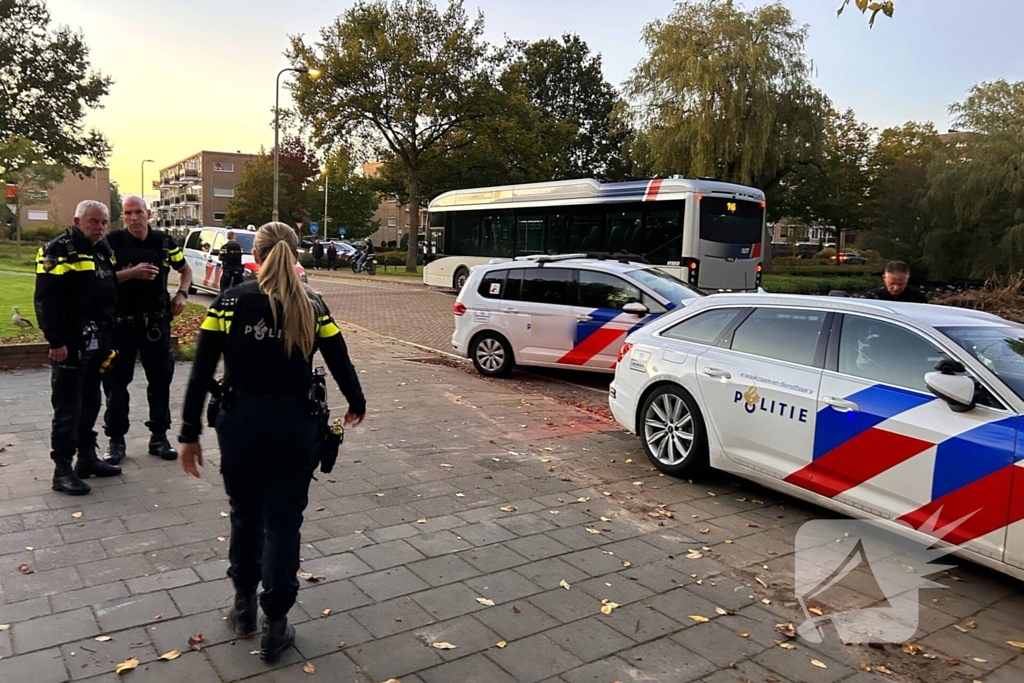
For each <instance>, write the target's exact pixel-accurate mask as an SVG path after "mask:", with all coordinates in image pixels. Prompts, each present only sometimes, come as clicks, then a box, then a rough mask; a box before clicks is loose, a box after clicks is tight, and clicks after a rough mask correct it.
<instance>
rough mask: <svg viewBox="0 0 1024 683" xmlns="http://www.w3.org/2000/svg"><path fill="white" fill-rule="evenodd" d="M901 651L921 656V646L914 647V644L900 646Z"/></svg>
mask: <svg viewBox="0 0 1024 683" xmlns="http://www.w3.org/2000/svg"><path fill="white" fill-rule="evenodd" d="M900 649H901V650H903V651H904V652H906V653H907V654H908V655H917V654H921V646H920V645H914V644H913V643H903V645H901V646H900Z"/></svg>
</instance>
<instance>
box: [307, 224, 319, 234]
mask: <svg viewBox="0 0 1024 683" xmlns="http://www.w3.org/2000/svg"><path fill="white" fill-rule="evenodd" d="M318 232H320V226H319V225H317V224H316V223H310V224H309V233H310V234H311V235H315V234H317V233H318Z"/></svg>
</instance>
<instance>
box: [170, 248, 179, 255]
mask: <svg viewBox="0 0 1024 683" xmlns="http://www.w3.org/2000/svg"><path fill="white" fill-rule="evenodd" d="M167 253H168V254H170V255H171V256H174V255H175V254H180V253H181V247H173V248H171V249H168V250H167Z"/></svg>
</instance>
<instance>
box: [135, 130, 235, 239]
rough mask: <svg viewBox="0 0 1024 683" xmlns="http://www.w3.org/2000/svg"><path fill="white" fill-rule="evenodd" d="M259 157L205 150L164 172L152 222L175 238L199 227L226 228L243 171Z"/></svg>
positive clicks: (156, 181) (154, 183)
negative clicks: (232, 200)
mask: <svg viewBox="0 0 1024 683" xmlns="http://www.w3.org/2000/svg"><path fill="white" fill-rule="evenodd" d="M254 156H255V155H253V154H242V153H241V152H234V153H232V152H210V151H205V150H204V151H201V152H197V153H196V154H193V155H192V156H190V157H188V158H186V159H182V160H181V161H179V162H177V163H176V164H172V165H171V166H168V167H167V168H164V169H161V170H160V177H159V179H157V180H155V181H153V188H154V189H157V190H159V191H160V198H159V199H157V200H156V201H154V202H153V203H152V205H151V206H150V209H152V211H153V218H152V223H153V226H154V227H157V228H163V229H164V230H167V231H168V232H170V233H171V234H172V235H175V236H179V235H183V234H185V233H186V232H187V231H188V229H189V228H190V227H193V226H197V225H208V226H223V225H224V217H225V216H226V215H227V212H228V206H229V205H230V204H231V199H232V198H233V197H234V196H235V186H237V185H238V183H239V182H241V180H242V171H243V170H244V169H245V165H246V164H247V163H249V160H250V159H252V158H253V157H254Z"/></svg>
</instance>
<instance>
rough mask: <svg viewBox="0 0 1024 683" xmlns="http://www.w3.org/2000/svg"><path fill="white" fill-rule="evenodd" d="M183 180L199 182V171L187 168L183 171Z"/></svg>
mask: <svg viewBox="0 0 1024 683" xmlns="http://www.w3.org/2000/svg"><path fill="white" fill-rule="evenodd" d="M181 177H182V179H183V180H199V171H198V170H196V169H194V168H186V169H185V170H184V171H182V176H181Z"/></svg>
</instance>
